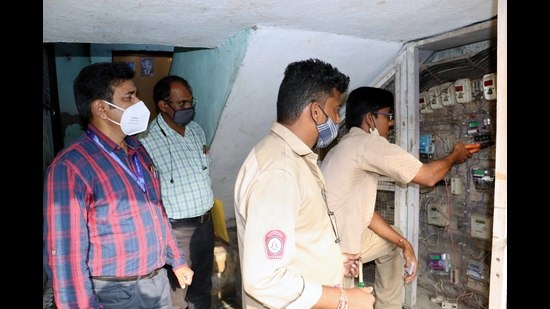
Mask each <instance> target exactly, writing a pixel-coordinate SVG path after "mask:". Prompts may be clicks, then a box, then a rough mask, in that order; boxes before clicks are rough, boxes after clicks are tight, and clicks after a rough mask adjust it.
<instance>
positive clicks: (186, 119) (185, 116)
mask: <svg viewBox="0 0 550 309" xmlns="http://www.w3.org/2000/svg"><path fill="white" fill-rule="evenodd" d="M168 106H170V105H168ZM170 108H171V109H172V110H173V111H174V117H172V120H174V122H175V123H177V124H178V125H180V126H182V127H183V126H186V125H187V124H188V123H190V122H191V120H193V118H194V117H195V108H194V107H191V108H186V109H178V110H174V109H173V108H172V107H171V106H170Z"/></svg>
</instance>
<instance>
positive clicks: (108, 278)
mask: <svg viewBox="0 0 550 309" xmlns="http://www.w3.org/2000/svg"><path fill="white" fill-rule="evenodd" d="M160 270H161V268H157V269H155V270H153V271H152V272H150V273H148V274H146V275H143V276H129V277H115V276H92V279H95V280H101V281H113V282H124V281H137V280H140V279H151V278H153V277H154V276H156V275H157V274H158V273H159V271H160Z"/></svg>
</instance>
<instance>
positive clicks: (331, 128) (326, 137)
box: [317, 109, 338, 148]
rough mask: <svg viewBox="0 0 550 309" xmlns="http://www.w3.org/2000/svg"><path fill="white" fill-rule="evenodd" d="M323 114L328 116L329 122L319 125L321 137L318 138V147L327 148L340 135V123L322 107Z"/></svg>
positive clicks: (318, 129)
mask: <svg viewBox="0 0 550 309" xmlns="http://www.w3.org/2000/svg"><path fill="white" fill-rule="evenodd" d="M321 111H322V112H323V114H325V116H327V122H325V123H323V124H318V125H317V131H319V138H317V147H318V148H325V147H327V146H328V145H329V144H330V143H332V141H333V140H334V139H335V138H336V136H338V125H337V124H336V123H334V121H332V119H331V118H330V117H329V116H328V115H327V113H325V111H324V110H322V109H321Z"/></svg>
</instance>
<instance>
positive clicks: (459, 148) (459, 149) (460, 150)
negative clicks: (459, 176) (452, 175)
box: [453, 141, 479, 163]
mask: <svg viewBox="0 0 550 309" xmlns="http://www.w3.org/2000/svg"><path fill="white" fill-rule="evenodd" d="M468 147H470V148H471V149H472V151H474V152H470V150H469V149H468V148H466V146H465V145H464V143H463V142H462V141H459V142H458V143H456V144H455V145H454V146H453V152H454V153H456V154H457V156H456V158H455V163H464V162H466V160H468V159H469V158H471V157H472V155H473V154H474V153H475V152H477V151H475V149H473V148H472V147H471V146H468ZM477 150H478V151H479V148H478V149H477Z"/></svg>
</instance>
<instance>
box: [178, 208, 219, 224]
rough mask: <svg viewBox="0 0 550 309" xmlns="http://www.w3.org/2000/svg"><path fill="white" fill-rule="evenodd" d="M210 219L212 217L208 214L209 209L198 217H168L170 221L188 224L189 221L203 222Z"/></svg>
mask: <svg viewBox="0 0 550 309" xmlns="http://www.w3.org/2000/svg"><path fill="white" fill-rule="evenodd" d="M210 219H212V217H211V216H210V210H209V211H207V212H205V213H204V214H203V215H202V216H198V217H193V218H181V219H172V218H170V219H168V220H169V221H170V223H175V224H190V223H204V222H208V221H210Z"/></svg>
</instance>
